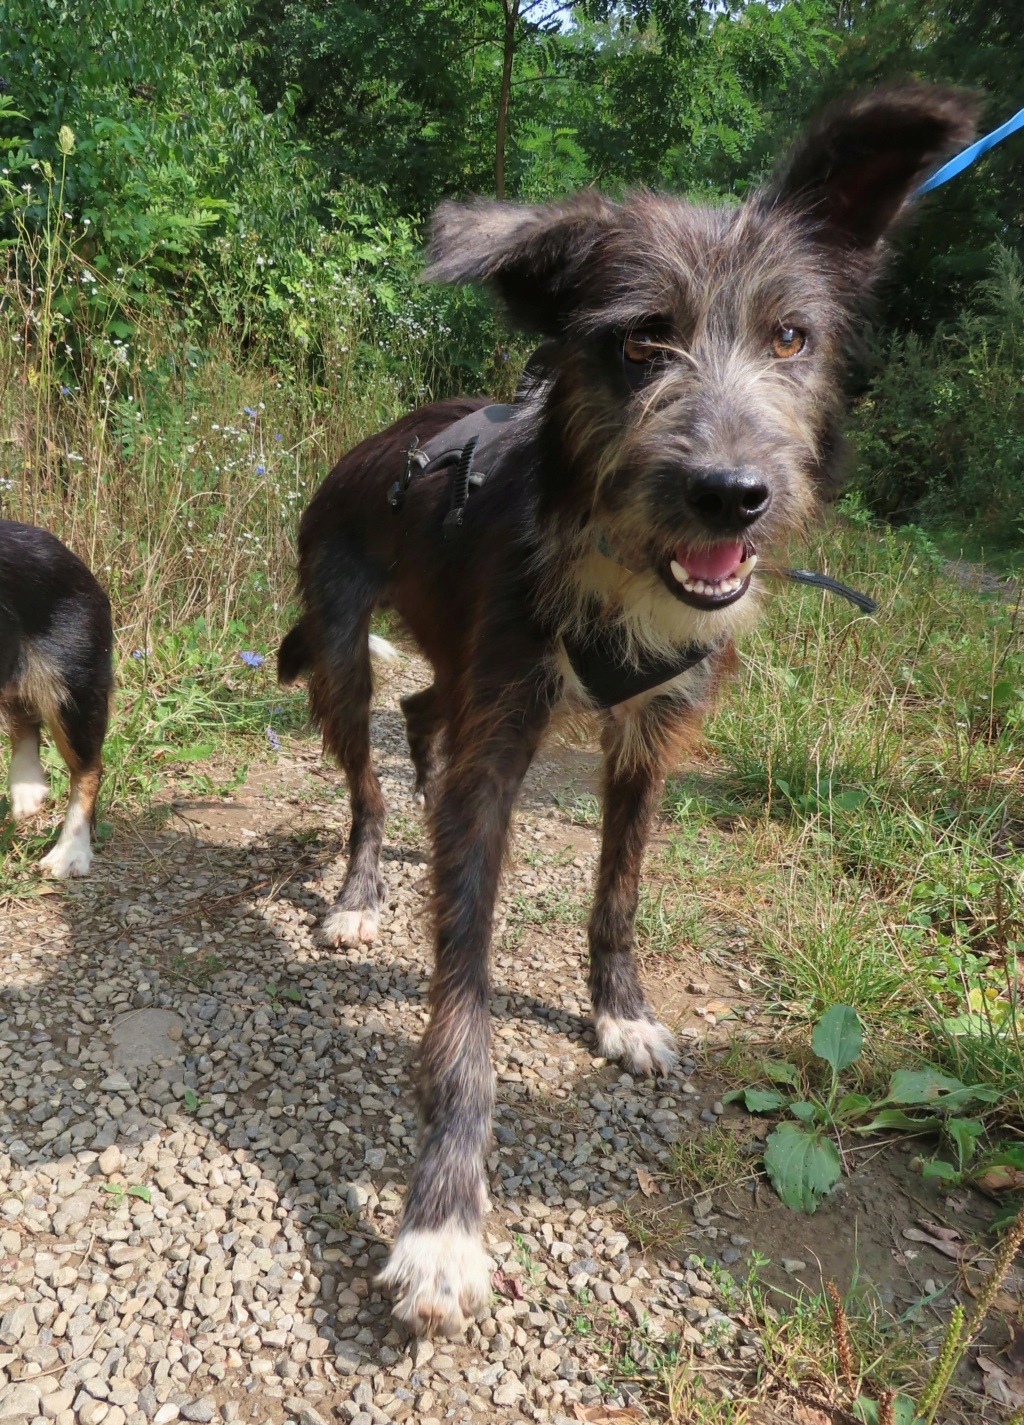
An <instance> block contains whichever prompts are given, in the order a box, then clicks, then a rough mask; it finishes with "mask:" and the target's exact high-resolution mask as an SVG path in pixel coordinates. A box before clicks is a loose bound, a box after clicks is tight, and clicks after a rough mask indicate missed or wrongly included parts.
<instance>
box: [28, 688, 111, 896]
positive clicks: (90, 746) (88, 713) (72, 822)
mask: <svg viewBox="0 0 1024 1425" xmlns="http://www.w3.org/2000/svg"><path fill="white" fill-rule="evenodd" d="M108 710H109V709H108V702H107V688H106V686H100V685H97V686H96V687H95V688H82V689H78V690H77V692H73V693H72V695H71V698H70V700H69V702H68V703H67V704H66V705H65V706H64V707H63V708H62V709H61V712H60V717H59V718H52V719H50V720H49V721H48V722H47V727H48V728H49V731H50V733H51V734H52V736H53V740H54V741H55V742H56V744H57V749H58V751H59V752H60V755H61V756H62V757H63V758H64V761H65V762H66V763H67V766H68V771H69V772H70V773H71V795H70V797H69V798H68V809H67V811H66V813H65V814H64V825H63V827H62V828H61V833H60V837H59V839H58V841H57V844H56V846H54V848H53V850H52V851H50V852H49V853H48V854H47V855H46V856H44V857H43V859H42V861H41V862H40V866H41V867H42V869H43V870H44V871H45V872H46V874H47V875H49V876H55V877H57V879H58V880H64V879H65V878H66V877H68V876H85V875H87V874H88V872H89V868H90V866H91V865H92V841H91V834H92V824H93V821H94V819H95V816H96V797H97V795H98V793H99V789H100V776H101V773H102V764H101V756H102V751H103V738H104V735H105V733H106V730H107V713H108Z"/></svg>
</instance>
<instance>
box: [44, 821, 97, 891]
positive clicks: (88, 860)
mask: <svg viewBox="0 0 1024 1425" xmlns="http://www.w3.org/2000/svg"><path fill="white" fill-rule="evenodd" d="M91 865H92V847H91V846H90V845H89V836H88V833H87V832H86V833H85V834H84V835H80V836H61V838H60V840H59V841H58V842H57V845H56V846H55V847H54V848H53V850H52V851H51V852H49V854H48V855H46V856H44V857H43V859H42V860H41V861H40V863H39V866H40V869H41V870H42V871H43V872H44V873H45V874H46V875H47V876H53V877H54V879H55V880H58V881H66V880H67V878H68V877H69V876H87V875H88V874H89V867H90V866H91Z"/></svg>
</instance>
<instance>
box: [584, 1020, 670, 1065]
mask: <svg viewBox="0 0 1024 1425" xmlns="http://www.w3.org/2000/svg"><path fill="white" fill-rule="evenodd" d="M594 1028H595V1029H596V1030H597V1048H598V1053H599V1054H601V1055H602V1056H603V1057H604V1058H605V1059H621V1060H622V1063H623V1064H624V1065H625V1067H626V1068H627V1069H628V1070H629V1072H630V1073H632V1074H667V1073H668V1072H669V1070H670V1069H671V1068H672V1066H673V1064H674V1063H675V1062H676V1059H677V1058H678V1057H679V1055H678V1052H677V1050H676V1041H675V1035H674V1034H673V1033H672V1031H671V1030H670V1029H667V1028H666V1027H665V1025H664V1024H659V1023H658V1021H657V1020H656V1019H614V1018H613V1017H612V1016H611V1015H610V1014H599V1015H598V1016H597V1019H596V1020H595V1022H594Z"/></svg>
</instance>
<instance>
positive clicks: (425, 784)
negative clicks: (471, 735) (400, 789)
mask: <svg viewBox="0 0 1024 1425" xmlns="http://www.w3.org/2000/svg"><path fill="white" fill-rule="evenodd" d="M401 708H402V716H403V717H404V718H405V735H406V737H407V738H408V740H409V755H410V757H411V758H412V765H413V770H414V772H415V774H416V781H415V785H414V787H413V799H414V800H415V801H416V802H417V803H418V804H419V805H420V806H426V803H427V799H428V798H429V797H430V795H431V788H432V786H433V782H434V777H435V774H436V771H437V760H436V748H437V737H438V733H439V731H440V727H441V712H440V708H439V706H438V693H437V687H436V686H434V685H431V687H429V688H423V689H421V691H420V692H418V693H410V694H409V695H408V697H405V698H402V700H401Z"/></svg>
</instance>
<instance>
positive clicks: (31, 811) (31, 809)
mask: <svg viewBox="0 0 1024 1425" xmlns="http://www.w3.org/2000/svg"><path fill="white" fill-rule="evenodd" d="M39 770H40V773H41V772H42V768H40V769H39ZM49 795H50V788H49V787H48V786H47V784H46V780H45V778H43V777H39V778H37V779H35V780H29V779H26V780H25V781H15V780H14V778H13V777H12V778H11V796H10V801H11V816H13V817H14V820H15V821H25V820H26V819H27V818H28V817H30V816H35V814H36V812H37V811H42V809H43V807H44V806H45V804H46V798H47V797H48V796H49Z"/></svg>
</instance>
